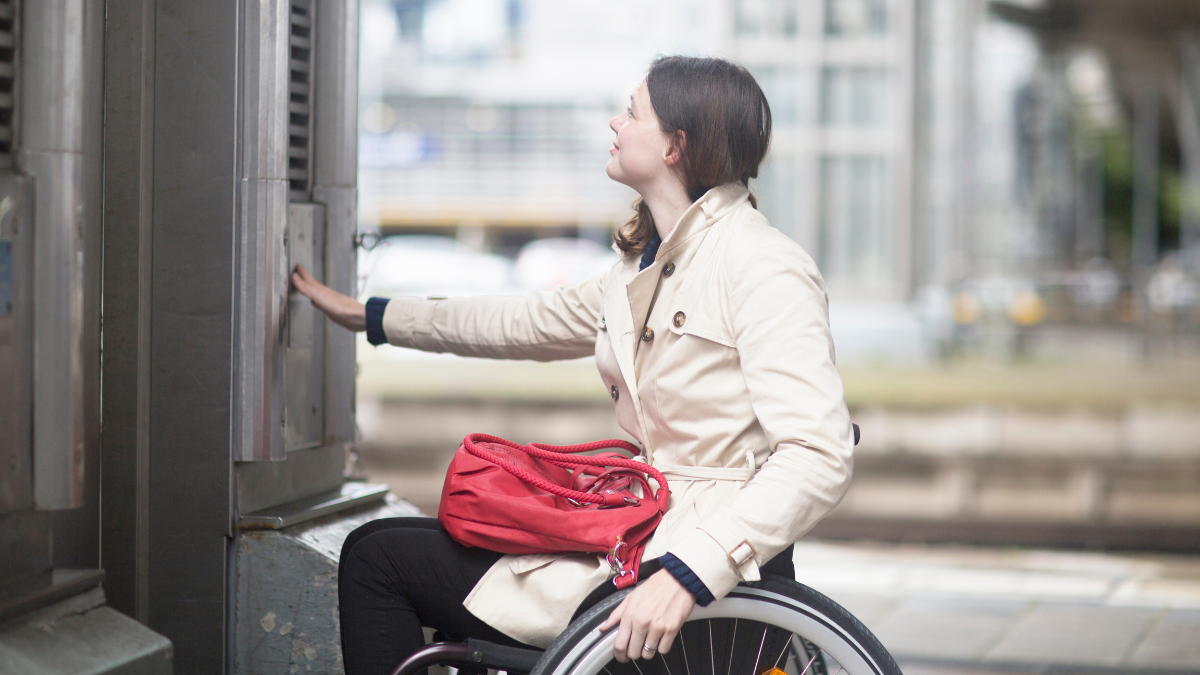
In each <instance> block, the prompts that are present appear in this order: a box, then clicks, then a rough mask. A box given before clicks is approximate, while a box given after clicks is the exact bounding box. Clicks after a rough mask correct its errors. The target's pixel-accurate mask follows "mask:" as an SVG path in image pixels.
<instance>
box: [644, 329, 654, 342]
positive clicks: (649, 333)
mask: <svg viewBox="0 0 1200 675" xmlns="http://www.w3.org/2000/svg"><path fill="white" fill-rule="evenodd" d="M653 339H654V329H653V328H651V327H650V326H646V327H645V328H643V329H642V342H649V341H651V340H653Z"/></svg>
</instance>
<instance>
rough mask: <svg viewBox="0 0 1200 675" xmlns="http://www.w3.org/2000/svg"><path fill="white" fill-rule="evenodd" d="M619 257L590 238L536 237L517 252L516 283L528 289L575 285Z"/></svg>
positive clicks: (606, 268)
mask: <svg viewBox="0 0 1200 675" xmlns="http://www.w3.org/2000/svg"><path fill="white" fill-rule="evenodd" d="M617 259H618V258H617V254H616V252H614V251H613V250H612V249H611V248H608V247H606V246H604V245H603V244H599V243H597V242H595V241H592V240H590V239H574V238H565V237H564V238H556V239H535V240H534V241H531V242H529V243H528V244H526V245H525V246H524V247H523V248H522V249H521V252H520V253H518V254H517V262H516V278H517V283H519V284H520V285H521V287H522V288H524V289H525V290H527V291H545V290H550V289H552V288H555V287H557V286H574V285H575V284H578V283H582V282H584V281H586V280H588V279H590V278H592V277H594V276H596V275H599V274H603V273H605V272H607V271H608V270H609V269H610V268H611V267H612V266H613V265H614V264H615V263H616V262H617Z"/></svg>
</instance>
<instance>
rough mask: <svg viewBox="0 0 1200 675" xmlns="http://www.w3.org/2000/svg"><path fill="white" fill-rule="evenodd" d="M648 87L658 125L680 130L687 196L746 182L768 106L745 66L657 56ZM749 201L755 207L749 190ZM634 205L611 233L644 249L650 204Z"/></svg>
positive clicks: (757, 160) (650, 228) (680, 168)
mask: <svg viewBox="0 0 1200 675" xmlns="http://www.w3.org/2000/svg"><path fill="white" fill-rule="evenodd" d="M646 89H647V90H648V92H649V94H650V105H651V106H652V107H653V108H654V114H655V115H656V116H657V117H658V123H659V126H660V127H661V128H662V130H663V132H664V133H666V134H668V135H670V136H672V137H673V138H677V137H678V133H677V132H680V131H682V132H683V133H684V137H685V143H684V148H683V159H682V160H681V161H680V162H679V163H678V164H676V165H675V168H676V171H677V172H678V175H679V178H680V180H681V181H683V186H684V188H685V189H686V190H687V193H688V198H690V199H691V200H692V201H696V200H697V199H699V198H700V197H702V196H703V195H704V193H705V192H708V191H709V190H711V189H712V188H714V187H716V186H718V185H724V184H725V183H732V182H734V181H738V182H740V183H741V184H742V185H745V186H747V187H749V185H750V179H751V178H755V177H757V176H758V166H759V164H762V161H763V157H765V156H766V154H767V146H768V145H770V143H771V108H770V107H769V106H768V105H767V97H766V96H764V95H763V92H762V89H761V88H759V86H758V83H757V82H755V81H754V76H752V75H751V74H750V72H749V71H747V70H746V69H745V68H743V67H741V66H739V65H737V64H736V63H730V62H729V61H725V60H723V59H712V58H698V57H692V56H660V57H659V58H657V59H655V60H654V63H652V64H650V72H648V73H647V74H646ZM672 142H674V140H673V141H672ZM750 203H751V204H753V205H754V206H755V207H756V208H757V206H758V204H757V202H756V201H755V199H754V195H750ZM633 208H634V214H633V217H632V218H630V219H629V220H628V221H627V222H626V223H625V224H624V225H622V226H621V227H619V228H617V231H616V232H615V233H614V234H613V241H615V242H616V244H617V248H619V249H621V252H622V253H624V254H626V255H633V254H637V253H640V252H641V251H643V250H644V249H645V248H646V245H647V244H648V243H649V242H650V239H651V238H652V237H653V236H654V231H655V230H654V217H653V216H651V215H650V207H649V206H647V205H646V203H645V202H644V201H642V199H641V198H638V199H637V200H635V201H634V202H633Z"/></svg>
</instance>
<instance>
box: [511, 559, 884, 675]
mask: <svg viewBox="0 0 1200 675" xmlns="http://www.w3.org/2000/svg"><path fill="white" fill-rule="evenodd" d="M628 592H629V591H623V592H620V593H616V594H613V595H612V596H610V597H608V598H606V599H605V600H604V601H602V602H600V603H598V604H597V605H596V606H595V607H593V608H591V609H590V610H588V611H587V612H586V613H584V614H583V615H582V616H580V617H579V618H578V619H576V620H575V621H574V622H573V623H572V624H571V625H570V626H569V627H568V628H567V630H566V631H564V632H563V634H562V635H560V636H559V637H558V639H557V640H555V642H554V644H552V645H550V647H549V648H548V649H547V650H546V652H545V653H544V654H543V655H542V657H541V658H540V659H539V660H538V662H537V665H535V666H534V668H533V670H532V672H531V673H530V675H764V674H766V673H770V674H771V675H781V673H777V672H774V669H777V670H779V671H782V673H784V674H786V675H839V674H844V675H900V668H899V667H898V666H897V665H896V662H895V660H893V659H892V657H891V655H890V654H888V652H887V650H886V649H884V647H883V645H882V644H880V642H879V640H877V639H876V638H875V636H874V635H872V634H871V632H870V631H869V630H867V628H866V627H865V626H863V625H862V623H861V622H860V621H859V620H858V619H856V618H854V616H853V615H851V614H850V613H849V612H847V611H846V610H845V609H844V608H842V606H841V605H838V604H837V603H835V602H834V601H832V600H830V599H829V598H827V597H825V596H824V595H822V594H820V593H818V592H817V591H814V590H813V589H811V588H809V587H807V586H804V585H803V584H799V583H796V582H795V581H792V580H790V579H785V578H783V577H776V576H775V575H765V576H764V579H763V581H761V582H757V583H754V584H743V585H740V586H738V587H737V588H735V589H734V590H733V591H731V592H730V593H729V595H727V596H726V597H724V598H722V599H721V600H719V601H717V602H714V603H712V604H711V605H709V606H708V607H697V608H696V610H695V611H694V612H693V613H692V616H691V618H689V619H688V621H687V623H685V624H684V626H683V629H682V630H681V631H680V635H679V637H678V638H676V640H675V644H674V645H673V646H672V648H671V651H670V653H667V654H658V655H656V656H655V657H654V658H653V659H649V660H645V659H641V660H637V661H632V662H629V663H620V662H618V661H616V660H615V659H613V657H612V650H613V641H614V639H615V638H616V633H617V631H616V629H613V630H610V631H609V632H607V633H601V632H600V631H599V630H598V628H599V626H600V624H602V623H604V620H605V619H606V618H608V615H609V613H610V612H611V611H612V610H613V609H614V608H615V607H616V606H617V605H618V604H620V602H621V599H622V598H624V597H625V594H626V593H628Z"/></svg>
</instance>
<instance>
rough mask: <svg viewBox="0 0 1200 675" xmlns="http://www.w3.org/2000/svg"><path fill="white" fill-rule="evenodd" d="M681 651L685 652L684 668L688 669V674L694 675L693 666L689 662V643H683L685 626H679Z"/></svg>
mask: <svg viewBox="0 0 1200 675" xmlns="http://www.w3.org/2000/svg"><path fill="white" fill-rule="evenodd" d="M679 651H680V653H681V654H683V669H684V670H685V671H687V672H686V675H692V666H691V665H690V664H688V658H687V645H685V644H684V643H683V626H680V627H679Z"/></svg>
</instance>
